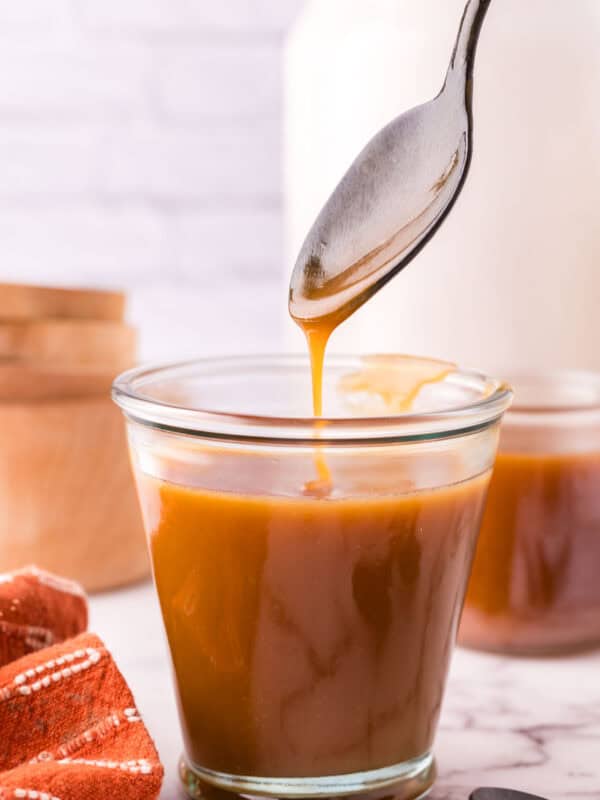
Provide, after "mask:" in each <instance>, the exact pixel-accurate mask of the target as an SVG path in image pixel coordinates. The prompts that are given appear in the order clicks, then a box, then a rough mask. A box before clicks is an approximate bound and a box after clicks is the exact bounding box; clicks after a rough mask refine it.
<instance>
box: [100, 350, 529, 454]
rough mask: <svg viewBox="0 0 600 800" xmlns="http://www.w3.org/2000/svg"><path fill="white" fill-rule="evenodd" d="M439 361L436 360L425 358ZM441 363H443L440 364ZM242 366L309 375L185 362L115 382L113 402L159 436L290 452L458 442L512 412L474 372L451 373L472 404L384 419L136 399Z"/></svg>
mask: <svg viewBox="0 0 600 800" xmlns="http://www.w3.org/2000/svg"><path fill="white" fill-rule="evenodd" d="M368 357H369V356H363V355H359V356H343V355H337V354H332V355H330V356H328V357H327V363H328V364H329V365H335V366H338V367H348V368H355V369H356V368H357V367H359V366H361V365H362V366H364V361H361V359H364V358H368ZM381 357H382V358H383V357H385V358H389V359H397V360H398V361H399V362H401V361H402V360H403V359H411V358H414V357H413V356H406V355H400V354H398V355H396V354H387V353H382V354H381ZM426 360H430V361H432V362H436V361H437V360H436V359H426ZM438 363H442V362H438ZM236 366H237V367H243V368H244V369H245V370H248V368H249V367H252V366H254V367H256V368H265V367H271V368H277V367H279V368H285V367H286V366H287V367H289V366H295V367H305V368H307V369H308V368H309V359H308V356H306V355H276V354H273V355H241V356H223V357H207V358H199V359H190V360H187V361H178V362H166V363H161V364H154V365H146V366H139V367H134V368H133V369H130V370H127V371H126V372H124V373H122V374H121V375H119V376H117V378H116V379H115V381H114V383H113V387H112V397H113V400H114V401H115V403H116V404H117V405H118V406H119V407H120V408H121V409H122V411H123V413H124V414H125V416H126V418H127V419H129V420H131V421H134V422H137V423H139V424H141V425H144V426H146V427H150V428H154V429H156V430H161V431H164V432H170V433H178V434H184V435H187V436H192V437H197V438H202V439H217V440H224V441H232V442H240V441H248V442H254V443H263V444H269V443H270V444H280V445H281V444H284V445H285V444H290V445H302V444H304V445H318V446H324V445H332V446H341V445H353V446H355V445H359V444H391V443H401V442H416V441H432V440H438V439H446V438H449V437H455V436H463V435H466V434H469V433H473V432H476V431H478V430H482V429H484V428H487V427H489V426H490V425H492V424H493V423H494V422H496V421H497V420H499V419H500V418H501V417H502V415H503V414H504V412H505V411H506V410H507V408H508V407H509V406H510V404H511V401H512V397H513V391H512V388H511V386H510V385H509V384H507V383H505V382H504V381H502V380H499V379H495V378H490V377H487V376H486V375H484V374H482V373H480V372H477V371H474V370H462V369H459V368H456V370H454V371H453V372H451V373H450V375H449V376H448V378H451V379H453V380H455V381H462V382H463V384H465V385H467V386H470V387H472V388H475V389H477V390H478V391H479V393H480V397H479V399H477V400H476V401H474V402H468V403H464V404H461V405H457V406H453V407H451V408H448V409H441V410H436V411H425V412H416V413H405V414H391V415H387V416H363V417H359V416H356V417H312V416H306V417H286V416H282V417H280V416H269V415H256V414H244V413H235V412H230V411H219V410H216V409H209V408H198V407H196V408H194V407H186V406H183V405H177V404H173V403H169V402H166V401H164V400H159V399H154V398H151V397H149V396H148V395H144V394H143V393H141V391H140V389H141V387H142V386H143V385H144V384H146V385H148V384H149V383H150V382H151V381H152V379H156V378H157V377H160V378H162V379H163V380H165V379H168V378H172V379H173V380H176V379H177V376H178V375H179V376H181V374H182V373H183V372H186V371H188V372H190V371H192V370H198V371H200V372H201V371H204V372H205V374H206V375H207V377H209V376H210V371H209V370H210V368H211V367H213V368H217V369H219V370H221V371H222V370H223V368H224V367H229V368H230V369H232V370H233V369H235V367H236Z"/></svg>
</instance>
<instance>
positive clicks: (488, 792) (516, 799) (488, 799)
mask: <svg viewBox="0 0 600 800" xmlns="http://www.w3.org/2000/svg"><path fill="white" fill-rule="evenodd" d="M469 800H545V798H543V797H538V796H537V795H536V794H527V793H526V792H517V791H516V790H515V789H492V788H486V789H475V791H474V792H472V793H471V795H470V798H469Z"/></svg>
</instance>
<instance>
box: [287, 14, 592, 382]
mask: <svg viewBox="0 0 600 800" xmlns="http://www.w3.org/2000/svg"><path fill="white" fill-rule="evenodd" d="M464 2H465V0H309V2H308V5H307V7H306V9H305V11H304V13H303V15H302V16H301V17H300V19H299V20H298V22H297V24H296V26H295V28H294V29H293V30H292V32H291V34H290V37H289V40H288V43H287V48H286V62H285V69H286V77H285V92H286V112H285V181H286V187H285V188H286V225H287V241H286V246H287V255H288V257H287V260H286V276H288V275H289V272H290V270H291V265H292V263H293V259H294V256H295V254H296V253H297V251H298V249H299V247H300V245H301V243H302V240H303V239H304V236H305V235H306V233H307V231H308V228H309V227H310V225H311V223H312V221H313V219H314V218H315V216H316V214H317V213H318V211H319V209H320V208H321V206H322V205H323V203H324V202H325V200H326V199H327V197H328V196H329V194H330V193H331V191H332V190H333V188H334V187H335V185H336V183H337V182H338V180H339V179H340V178H341V176H342V175H343V173H344V172H345V170H346V168H347V167H348V165H349V163H350V162H351V161H352V159H353V158H354V157H355V155H356V154H357V153H358V152H359V150H360V149H361V148H362V147H363V146H364V144H365V143H366V142H367V140H368V139H369V138H370V137H371V136H372V135H373V134H374V133H375V132H376V131H377V130H378V129H379V128H380V127H382V126H383V125H384V124H385V123H386V122H388V121H389V120H390V119H392V118H393V117H394V116H396V115H397V114H399V113H401V112H402V111H404V110H406V109H408V108H410V107H412V106H414V105H416V104H418V103H420V102H423V101H426V100H428V99H430V98H432V97H433V96H434V95H435V94H436V93H437V91H438V90H439V89H440V87H441V84H442V81H443V77H444V74H445V71H446V67H447V62H448V60H449V57H450V53H451V49H452V44H453V40H454V36H455V34H456V31H457V29H458V24H459V20H460V16H461V13H462V10H463V7H464ZM599 99H600V2H598V0H526V2H524V0H494V2H492V6H491V8H490V11H489V12H488V15H487V18H486V20H485V22H484V29H483V32H482V35H481V40H480V44H479V50H478V56H477V62H476V66H475V103H474V106H475V107H474V117H475V132H474V158H473V163H472V168H471V173H470V176H469V179H468V181H467V185H466V187H465V189H464V191H463V194H462V196H461V198H460V199H459V201H458V203H457V205H456V207H455V209H454V211H453V213H452V214H451V215H450V217H449V219H448V220H447V222H446V223H445V225H444V227H443V228H442V230H441V231H440V232H439V234H438V235H437V236H436V237H435V238H434V240H433V241H432V242H431V243H430V244H429V245H428V247H427V248H426V249H425V251H424V252H423V253H422V254H420V255H419V256H418V258H417V259H416V260H415V261H414V262H413V263H412V264H411V265H410V266H409V267H408V268H407V269H406V270H405V271H404V272H403V273H401V274H400V275H399V276H397V277H396V278H395V279H394V280H393V281H392V282H391V283H390V284H389V285H388V286H386V287H385V288H384V289H383V290H382V291H381V292H380V293H379V294H378V295H377V296H375V297H374V298H373V299H372V300H370V301H369V302H368V303H367V304H366V305H365V306H364V307H363V309H361V310H360V311H359V312H357V313H356V314H355V316H354V317H353V318H351V319H350V320H348V322H346V323H345V324H344V325H343V326H342V327H341V329H340V331H339V333H338V334H336V335H334V337H333V339H332V347H333V348H335V349H337V350H346V351H348V350H352V351H381V350H396V351H401V352H412V353H417V354H422V355H432V356H438V357H441V358H444V359H450V360H455V361H459V362H460V363H461V364H463V365H470V366H477V367H481V368H484V369H499V368H502V369H510V370H513V371H514V370H518V369H528V368H531V367H544V368H552V367H581V368H583V367H586V368H595V369H600V101H599ZM290 342H293V343H294V344H295V345H296V346H301V344H300V342H299V340H298V338H293V337H292V336H290Z"/></svg>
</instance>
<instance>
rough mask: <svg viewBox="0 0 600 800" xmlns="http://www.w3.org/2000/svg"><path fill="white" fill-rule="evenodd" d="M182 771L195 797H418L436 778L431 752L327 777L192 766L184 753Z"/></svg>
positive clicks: (406, 799) (369, 799) (205, 799)
mask: <svg viewBox="0 0 600 800" xmlns="http://www.w3.org/2000/svg"><path fill="white" fill-rule="evenodd" d="M179 775H180V778H181V781H182V783H183V785H184V787H185V790H186V791H187V793H188V795H189V796H190V797H192V798H194V800H232V798H248V797H270V798H280V799H281V800H286V799H287V798H300V797H309V798H310V797H315V798H316V797H325V798H328V797H331V798H343V797H349V796H351V797H352V798H356V800H417V799H418V798H422V797H425V795H426V794H427V793H428V792H429V790H430V789H431V787H432V786H433V782H434V780H435V775H436V771H435V762H434V759H433V756H432V755H431V753H426V754H425V755H424V756H421V758H415V759H413V760H412V761H405V762H403V763H402V764H394V765H393V766H391V767H384V768H383V769H374V770H370V771H369V772H353V773H350V774H346V775H328V776H326V777H323V778H259V777H254V776H239V775H229V774H227V773H226V772H214V771H213V770H210V769H204V768H202V767H196V766H194V767H192V766H190V764H189V763H188V762H187V760H186V759H185V757H183V758H182V759H181V761H180V763H179Z"/></svg>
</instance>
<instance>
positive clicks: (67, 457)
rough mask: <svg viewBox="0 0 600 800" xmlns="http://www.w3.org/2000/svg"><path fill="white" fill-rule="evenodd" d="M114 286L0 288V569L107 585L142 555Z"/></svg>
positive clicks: (121, 578)
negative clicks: (118, 397)
mask: <svg viewBox="0 0 600 800" xmlns="http://www.w3.org/2000/svg"><path fill="white" fill-rule="evenodd" d="M124 308H125V297H124V295H123V294H122V293H120V292H103V291H92V290H81V289H51V288H45V287H34V286H25V285H14V284H0V571H6V570H11V569H16V568H19V567H22V566H24V565H26V564H29V563H35V564H37V565H38V566H40V567H43V568H45V569H48V570H50V571H52V572H57V573H59V574H62V575H65V576H68V577H71V578H74V579H76V580H78V581H80V582H81V583H83V585H84V586H85V587H86V588H87V589H89V590H95V589H104V588H109V587H112V586H117V585H120V584H124V583H128V582H130V581H133V580H137V579H139V578H141V577H143V576H145V575H146V574H147V572H148V559H147V555H146V545H145V541H144V535H143V531H142V525H141V520H140V515H139V510H138V504H137V500H136V496H135V491H134V486H133V479H132V476H131V472H130V468H129V462H128V453H127V444H126V439H125V431H124V425H123V422H122V417H121V414H120V411H119V410H118V409H117V408H116V407H114V406H113V403H112V401H111V399H110V387H111V383H112V381H113V379H114V377H115V375H117V374H118V373H119V372H121V371H122V370H124V369H127V368H128V367H130V366H133V364H134V363H135V358H136V333H135V330H134V329H133V328H131V327H129V326H128V325H127V324H126V323H125V322H124V321H123V315H124Z"/></svg>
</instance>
